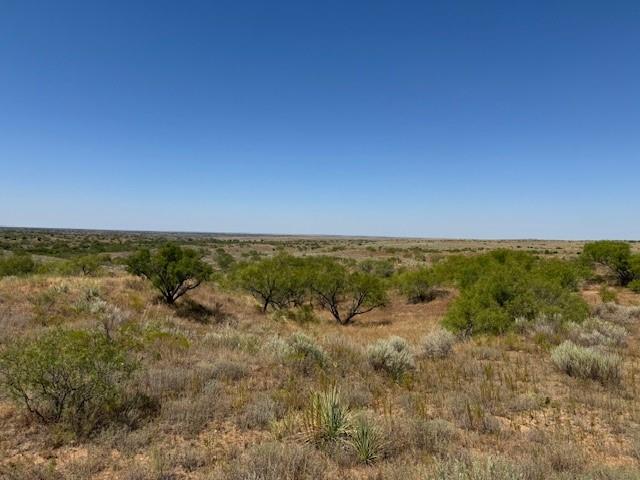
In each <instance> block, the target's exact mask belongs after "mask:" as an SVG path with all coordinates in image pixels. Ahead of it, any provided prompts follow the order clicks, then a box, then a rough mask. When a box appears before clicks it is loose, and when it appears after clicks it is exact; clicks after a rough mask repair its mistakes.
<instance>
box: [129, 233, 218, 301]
mask: <svg viewBox="0 0 640 480" xmlns="http://www.w3.org/2000/svg"><path fill="white" fill-rule="evenodd" d="M127 266H128V270H129V272H130V273H133V274H134V275H138V276H141V277H144V278H146V279H147V280H149V281H150V282H151V284H152V285H153V286H154V287H155V288H157V289H158V290H159V291H160V293H161V294H162V298H163V299H164V301H165V302H166V303H168V304H173V303H174V302H175V301H176V300H177V299H178V298H180V297H181V296H182V295H184V294H185V293H187V292H188V291H189V290H193V289H194V288H197V287H198V286H199V285H200V284H201V283H202V282H203V281H205V280H207V279H208V278H209V276H210V275H211V273H212V269H211V267H210V266H209V265H208V264H207V263H205V262H204V261H203V260H202V256H201V255H200V254H199V253H198V252H197V251H195V250H193V249H191V248H182V247H180V246H179V245H177V244H175V243H172V242H169V243H166V244H164V245H163V246H162V247H160V248H159V249H158V250H157V251H156V252H154V253H151V252H150V251H149V250H147V249H143V250H139V251H138V252H136V253H135V254H133V255H132V256H131V257H129V259H128V261H127Z"/></svg>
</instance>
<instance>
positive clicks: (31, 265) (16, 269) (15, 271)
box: [0, 255, 36, 277]
mask: <svg viewBox="0 0 640 480" xmlns="http://www.w3.org/2000/svg"><path fill="white" fill-rule="evenodd" d="M35 271H36V263H35V262H34V261H33V259H32V258H31V255H9V256H6V257H0V277H5V276H9V275H16V276H19V275H29V274H30V273H34V272H35Z"/></svg>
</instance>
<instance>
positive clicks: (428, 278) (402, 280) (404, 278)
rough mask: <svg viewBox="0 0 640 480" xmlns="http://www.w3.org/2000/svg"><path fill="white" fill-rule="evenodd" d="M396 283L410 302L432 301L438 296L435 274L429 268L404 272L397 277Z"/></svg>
mask: <svg viewBox="0 0 640 480" xmlns="http://www.w3.org/2000/svg"><path fill="white" fill-rule="evenodd" d="M395 284H396V286H397V288H398V290H399V291H400V293H401V294H402V295H404V296H405V297H407V301H409V303H423V302H430V301H432V300H434V299H435V298H436V297H437V293H438V290H437V288H436V281H435V278H434V274H433V271H432V270H430V269H428V268H421V269H418V270H408V271H406V272H402V273H400V274H399V275H398V276H397V277H396V278H395Z"/></svg>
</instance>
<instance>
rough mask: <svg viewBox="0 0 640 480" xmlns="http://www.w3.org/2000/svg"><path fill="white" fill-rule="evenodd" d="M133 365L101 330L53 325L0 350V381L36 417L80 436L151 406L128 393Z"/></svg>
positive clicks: (11, 395)
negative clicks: (49, 329)
mask: <svg viewBox="0 0 640 480" xmlns="http://www.w3.org/2000/svg"><path fill="white" fill-rule="evenodd" d="M135 369H136V364H135V363H134V362H133V361H132V360H130V359H129V358H128V356H127V355H126V352H125V350H124V348H123V347H121V346H120V345H118V344H117V343H115V342H113V341H111V340H110V339H109V338H108V337H107V336H106V335H105V334H103V333H101V332H90V331H81V330H53V331H50V332H48V333H46V334H44V335H43V336H41V337H39V338H37V339H35V340H24V341H17V342H15V343H14V344H13V345H11V346H9V347H8V348H6V349H5V350H4V351H3V352H2V353H0V386H1V387H2V388H3V389H4V390H6V391H7V393H8V394H9V396H10V397H11V398H12V399H13V400H14V401H15V402H16V403H17V404H18V405H20V406H22V407H23V408H25V410H27V411H28V412H29V413H30V414H31V415H33V416H34V417H36V418H37V419H39V420H40V421H42V422H44V423H58V424H61V425H63V426H64V427H65V428H68V429H70V430H72V431H73V432H74V433H76V434H77V435H79V436H83V435H88V434H90V433H91V432H93V431H94V430H95V429H97V428H99V427H101V426H102V425H104V424H106V423H108V422H110V421H116V420H120V419H123V418H125V417H126V418H134V417H135V415H134V413H133V412H132V409H134V410H135V409H138V408H139V407H140V408H142V407H144V408H146V407H148V406H150V403H148V402H145V401H144V398H142V396H134V397H130V396H129V395H128V394H127V386H128V382H129V380H130V379H131V375H132V373H133V372H134V370H135ZM132 402H133V403H132ZM145 405H146V406H145Z"/></svg>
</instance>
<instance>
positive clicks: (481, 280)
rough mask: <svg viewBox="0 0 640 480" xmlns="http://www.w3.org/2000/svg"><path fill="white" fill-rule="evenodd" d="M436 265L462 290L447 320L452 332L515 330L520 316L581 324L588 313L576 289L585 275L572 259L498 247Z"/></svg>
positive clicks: (443, 274) (446, 322)
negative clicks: (549, 258)
mask: <svg viewBox="0 0 640 480" xmlns="http://www.w3.org/2000/svg"><path fill="white" fill-rule="evenodd" d="M437 269H438V275H439V276H440V277H441V278H448V279H449V281H452V282H453V284H454V285H456V286H457V287H458V288H459V289H460V290H461V292H460V296H459V297H458V298H457V299H456V300H455V301H454V302H453V304H452V306H451V308H450V309H449V311H448V312H447V314H446V316H445V318H444V321H443V324H444V326H445V327H447V328H448V329H450V330H453V331H459V332H465V333H467V334H473V333H490V334H500V333H504V332H506V331H508V330H510V329H512V328H513V326H514V323H515V320H516V319H517V318H520V319H523V320H533V319H535V318H537V317H541V316H546V317H549V318H559V319H561V320H562V321H563V322H581V321H582V320H583V319H585V318H586V317H587V315H588V313H589V309H588V306H587V305H586V303H585V302H584V300H583V299H582V298H581V297H580V296H579V295H578V294H576V293H575V292H574V290H575V288H576V287H577V285H578V283H579V280H580V278H581V273H580V269H579V268H578V267H577V266H576V265H575V264H574V263H572V262H565V263H559V261H558V260H553V261H547V260H543V259H539V258H537V257H534V256H532V255H529V254H526V253H521V252H511V251H508V250H497V251H494V252H491V253H489V254H485V255H479V256H476V257H466V258H454V259H452V260H450V261H445V262H442V264H440V265H438V267H437Z"/></svg>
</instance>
